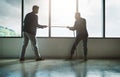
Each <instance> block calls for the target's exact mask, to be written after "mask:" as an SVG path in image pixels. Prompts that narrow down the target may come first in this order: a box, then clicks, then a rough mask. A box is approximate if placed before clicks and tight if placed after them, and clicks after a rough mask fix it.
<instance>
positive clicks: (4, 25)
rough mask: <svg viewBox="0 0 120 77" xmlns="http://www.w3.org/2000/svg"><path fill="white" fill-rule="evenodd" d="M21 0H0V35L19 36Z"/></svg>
mask: <svg viewBox="0 0 120 77" xmlns="http://www.w3.org/2000/svg"><path fill="white" fill-rule="evenodd" d="M21 10H22V0H0V37H21V17H22V16H21V12H22V11H21Z"/></svg>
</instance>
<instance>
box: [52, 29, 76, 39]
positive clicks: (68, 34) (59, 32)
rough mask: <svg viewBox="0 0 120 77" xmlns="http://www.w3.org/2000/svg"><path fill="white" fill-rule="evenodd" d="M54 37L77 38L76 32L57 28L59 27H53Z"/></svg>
mask: <svg viewBox="0 0 120 77" xmlns="http://www.w3.org/2000/svg"><path fill="white" fill-rule="evenodd" d="M51 30H52V37H75V36H76V32H75V31H70V30H69V29H67V28H57V27H52V28H51Z"/></svg>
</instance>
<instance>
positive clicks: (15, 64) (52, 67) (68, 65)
mask: <svg viewBox="0 0 120 77" xmlns="http://www.w3.org/2000/svg"><path fill="white" fill-rule="evenodd" d="M0 77H120V60H88V61H87V62H84V61H83V60H63V59H55V60H54V59H50V60H49V59H47V60H44V61H37V62H36V61H35V60H26V61H25V62H23V63H20V62H19V61H18V59H12V60H11V59H10V60H0Z"/></svg>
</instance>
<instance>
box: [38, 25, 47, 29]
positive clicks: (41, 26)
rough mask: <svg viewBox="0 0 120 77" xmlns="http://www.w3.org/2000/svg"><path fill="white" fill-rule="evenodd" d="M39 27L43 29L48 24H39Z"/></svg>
mask: <svg viewBox="0 0 120 77" xmlns="http://www.w3.org/2000/svg"><path fill="white" fill-rule="evenodd" d="M37 27H38V28H42V29H43V28H46V27H47V25H38V26H37Z"/></svg>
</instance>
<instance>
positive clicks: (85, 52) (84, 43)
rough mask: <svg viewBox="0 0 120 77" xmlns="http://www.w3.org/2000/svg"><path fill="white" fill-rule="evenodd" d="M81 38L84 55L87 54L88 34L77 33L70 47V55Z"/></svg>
mask: <svg viewBox="0 0 120 77" xmlns="http://www.w3.org/2000/svg"><path fill="white" fill-rule="evenodd" d="M81 40H83V49H84V56H85V57H86V56H87V40H88V36H81V35H80V34H78V35H77V36H76V38H75V42H74V44H73V46H72V48H71V56H72V55H73V54H74V51H75V49H76V47H77V45H78V43H79V42H80V41H81Z"/></svg>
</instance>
